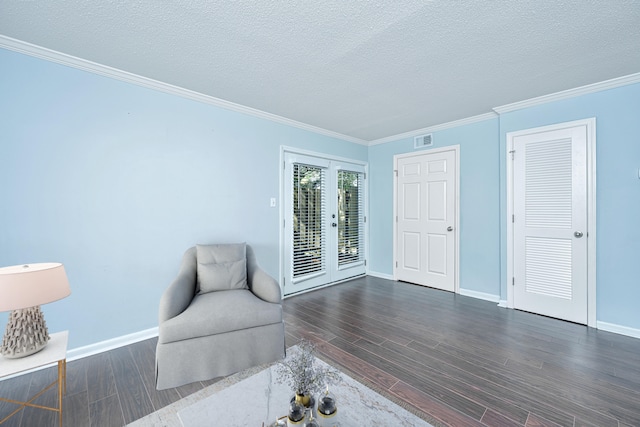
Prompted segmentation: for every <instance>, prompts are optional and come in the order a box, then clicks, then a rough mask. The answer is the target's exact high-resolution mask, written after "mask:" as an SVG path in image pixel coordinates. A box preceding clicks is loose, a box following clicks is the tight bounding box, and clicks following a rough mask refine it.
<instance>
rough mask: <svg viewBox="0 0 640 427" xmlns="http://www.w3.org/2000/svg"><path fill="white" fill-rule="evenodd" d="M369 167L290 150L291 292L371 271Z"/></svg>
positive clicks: (287, 283)
mask: <svg viewBox="0 0 640 427" xmlns="http://www.w3.org/2000/svg"><path fill="white" fill-rule="evenodd" d="M364 172H365V170H364V166H362V165H359V164H353V163H348V162H340V161H336V160H329V159H325V158H320V157H313V156H307V155H301V154H295V153H285V170H284V173H285V179H284V186H285V189H284V190H285V191H284V217H285V221H284V227H285V233H284V239H285V242H284V243H285V244H284V251H285V253H284V270H285V271H284V276H285V277H284V293H285V295H288V294H292V293H296V292H300V291H303V290H307V289H310V288H314V287H317V286H322V285H325V284H329V283H332V282H336V281H340V280H344V279H347V278H349V277H354V276H359V275H362V274H364V273H365V194H366V193H365V173H364Z"/></svg>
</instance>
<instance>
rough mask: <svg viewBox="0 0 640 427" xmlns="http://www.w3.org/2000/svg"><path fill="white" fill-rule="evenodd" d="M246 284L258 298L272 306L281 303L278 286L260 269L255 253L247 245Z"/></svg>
mask: <svg viewBox="0 0 640 427" xmlns="http://www.w3.org/2000/svg"><path fill="white" fill-rule="evenodd" d="M247 284H248V285H249V289H251V292H253V293H254V295H256V296H257V297H258V298H260V299H262V300H264V301H267V302H271V303H274V304H280V303H281V302H282V292H281V290H280V284H279V283H278V282H277V281H276V279H274V278H273V277H271V276H270V275H269V274H268V273H267V272H266V271H264V270H263V269H262V268H260V266H259V265H258V262H257V261H256V256H255V253H254V252H253V249H252V248H251V246H249V245H247Z"/></svg>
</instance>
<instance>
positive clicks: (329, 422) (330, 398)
mask: <svg viewBox="0 0 640 427" xmlns="http://www.w3.org/2000/svg"><path fill="white" fill-rule="evenodd" d="M317 413H318V424H319V425H320V427H336V426H337V425H338V406H337V405H336V398H335V396H334V395H333V393H331V392H329V386H327V389H326V390H325V392H324V393H323V394H322V395H321V396H320V398H318V412H317Z"/></svg>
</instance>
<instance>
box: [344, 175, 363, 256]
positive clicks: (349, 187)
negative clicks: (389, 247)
mask: <svg viewBox="0 0 640 427" xmlns="http://www.w3.org/2000/svg"><path fill="white" fill-rule="evenodd" d="M363 177H364V174H363V173H361V172H353V171H346V170H339V171H338V266H339V267H342V266H346V265H348V264H351V263H354V262H361V261H364V205H363V203H364V194H363V191H362V189H363Z"/></svg>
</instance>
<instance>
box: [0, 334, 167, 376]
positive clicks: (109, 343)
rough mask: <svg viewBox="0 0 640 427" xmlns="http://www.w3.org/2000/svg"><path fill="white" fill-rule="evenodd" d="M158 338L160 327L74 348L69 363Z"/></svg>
mask: <svg viewBox="0 0 640 427" xmlns="http://www.w3.org/2000/svg"><path fill="white" fill-rule="evenodd" d="M157 336H158V327H155V328H151V329H147V330H144V331H140V332H134V333H133V334H129V335H123V336H121V337H117V338H112V339H110V340H106V341H101V342H97V343H95V344H90V345H86V346H84V347H78V348H74V349H72V350H68V351H67V362H71V361H73V360H78V359H82V358H83V357H88V356H93V355H94V354H98V353H102V352H103V351H109V350H113V349H114V348H118V347H124V346H125V345H129V344H133V343H136V342H139V341H144V340H146V339H149V338H153V337H157ZM50 366H55V363H53V364H49V365H43V366H38V367H37V368H34V369H29V370H27V371H22V372H18V373H17V374H13V375H7V376H6V377H3V378H2V380H1V381H4V380H8V379H11V378H15V377H18V376H21V375H25V374H30V373H32V372H37V371H40V370H42V369H45V368H48V367H50Z"/></svg>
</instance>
